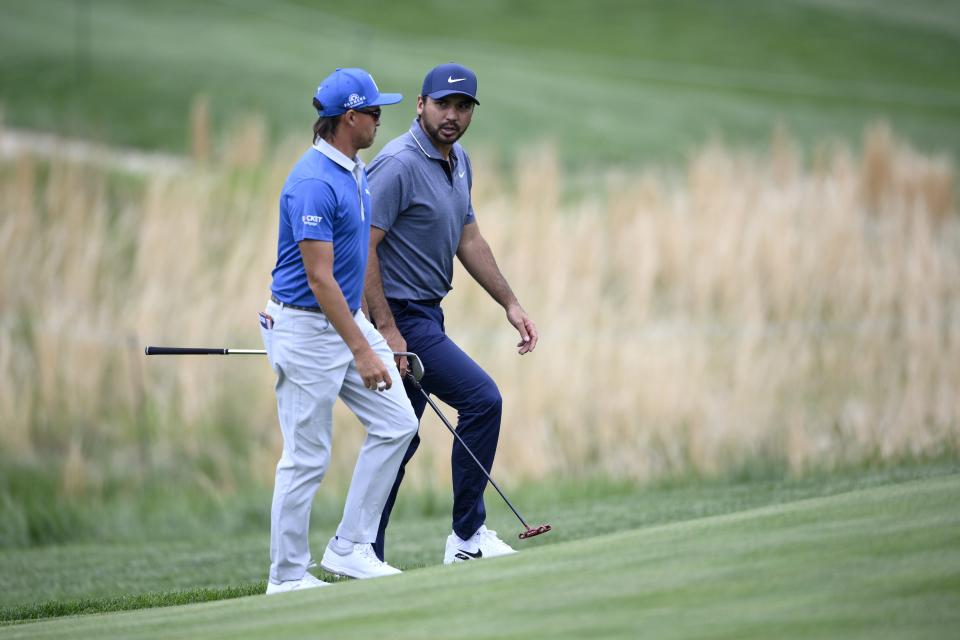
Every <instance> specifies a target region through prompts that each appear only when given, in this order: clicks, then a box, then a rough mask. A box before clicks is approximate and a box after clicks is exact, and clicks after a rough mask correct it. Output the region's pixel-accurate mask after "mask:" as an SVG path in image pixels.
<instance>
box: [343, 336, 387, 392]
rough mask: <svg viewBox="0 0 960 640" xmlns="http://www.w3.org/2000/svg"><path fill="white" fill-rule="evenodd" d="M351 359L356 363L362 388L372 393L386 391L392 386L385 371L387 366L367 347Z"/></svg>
mask: <svg viewBox="0 0 960 640" xmlns="http://www.w3.org/2000/svg"><path fill="white" fill-rule="evenodd" d="M353 359H354V360H355V361H356V363H357V373H359V374H360V377H361V378H362V379H363V386H365V387H366V388H367V389H371V390H373V391H386V390H387V389H389V388H390V387H392V386H393V380H392V379H391V378H390V372H389V371H387V365H385V364H383V360H381V359H380V358H379V356H377V354H376V353H374V351H373V349H371V348H370V347H369V346H368V347H367V348H366V349H364V350H363V351H361V352H360V353H359V354H357V355H355V356H354V357H353Z"/></svg>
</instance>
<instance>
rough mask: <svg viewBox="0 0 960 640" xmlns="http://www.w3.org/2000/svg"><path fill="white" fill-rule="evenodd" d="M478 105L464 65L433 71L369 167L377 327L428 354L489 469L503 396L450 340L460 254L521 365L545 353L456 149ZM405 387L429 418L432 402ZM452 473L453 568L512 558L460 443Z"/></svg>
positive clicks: (370, 269)
mask: <svg viewBox="0 0 960 640" xmlns="http://www.w3.org/2000/svg"><path fill="white" fill-rule="evenodd" d="M477 104H479V101H478V100H477V76H476V75H475V74H474V73H473V71H471V70H470V69H468V68H466V67H464V66H461V65H459V64H454V63H450V64H442V65H440V66H438V67H435V68H434V69H431V70H430V72H429V73H427V75H426V77H425V78H424V81H423V87H422V90H421V92H420V96H419V97H418V98H417V118H416V119H415V120H414V121H413V124H412V125H411V126H410V130H409V131H407V132H406V133H404V134H403V135H401V136H400V137H398V138H396V139H394V140H391V141H390V142H389V143H387V145H386V146H385V147H384V148H383V150H382V151H381V152H380V153H379V154H377V156H376V158H374V159H373V161H372V162H371V163H370V167H369V170H368V171H369V179H370V192H371V195H372V199H373V227H372V228H371V231H370V257H369V261H368V265H367V278H366V290H365V293H364V295H365V297H366V301H367V306H368V309H369V311H370V316H371V320H373V322H374V324H375V325H376V327H377V329H378V330H379V331H380V333H381V334H382V335H383V336H384V338H386V340H387V343H388V344H389V345H390V347H391V348H392V350H393V351H413V352H415V353H417V354H418V355H419V356H420V359H421V360H422V361H423V364H424V368H425V369H426V374H425V376H424V378H423V379H422V380H421V384H422V386H423V389H424V390H425V391H427V392H428V393H430V394H433V395H435V396H437V397H438V398H440V399H441V400H442V401H444V402H445V403H447V404H448V405H450V406H452V407H453V408H455V409H456V410H457V413H458V416H459V422H458V425H457V432H458V433H459V434H460V435H461V437H462V438H463V440H464V441H465V442H466V444H467V446H468V447H469V448H470V450H472V451H473V452H474V453H475V454H476V456H477V458H478V459H479V460H480V461H481V463H482V464H483V466H484V467H485V468H486V469H487V471H490V469H491V467H492V466H493V460H494V456H495V454H496V450H497V441H498V439H499V435H500V414H501V397H500V392H499V391H498V389H497V385H496V384H495V383H494V381H493V380H492V379H491V378H490V376H488V375H487V374H486V372H485V371H484V370H483V369H482V368H480V366H479V365H478V364H477V363H476V362H474V361H473V360H472V359H471V358H470V356H468V355H467V354H466V353H464V352H463V351H462V350H461V349H460V348H459V347H458V346H457V345H456V344H455V343H454V342H453V341H452V340H451V339H450V338H449V337H447V335H446V332H445V328H444V317H443V309H442V308H441V306H440V304H441V302H442V301H443V298H444V296H446V295H447V292H448V291H450V289H451V281H452V279H453V258H454V256H456V257H457V258H459V260H460V262H461V264H463V266H464V267H465V268H466V269H467V271H468V272H469V273H470V275H471V276H473V278H474V279H475V280H476V281H477V282H478V283H479V284H480V286H482V287H483V288H484V289H485V290H486V291H487V293H489V294H490V296H491V297H492V298H493V299H494V300H495V301H496V302H498V303H499V304H500V305H501V306H502V307H503V308H504V309H505V310H506V314H507V320H508V321H509V322H510V324H512V325H513V326H514V327H516V329H517V332H518V333H519V336H520V342H519V344H518V345H517V346H518V347H519V353H520V354H521V355H523V354H525V353H529V352H531V351H533V350H534V348H535V347H536V346H537V328H536V326H535V325H534V323H533V321H532V320H531V319H530V318H529V317H528V316H527V313H526V312H525V311H524V310H523V307H521V306H520V303H519V302H518V301H517V297H516V296H515V295H514V294H513V291H512V290H511V289H510V285H509V284H507V281H506V279H505V278H504V277H503V274H502V273H501V272H500V269H499V268H498V267H497V263H496V260H494V257H493V253H492V252H491V251H490V246H489V245H488V244H487V242H486V240H484V238H483V236H482V235H481V234H480V227H479V226H478V224H477V220H476V215H475V213H474V211H473V204H472V201H471V196H470V190H471V187H472V185H473V169H472V167H471V165H470V158H469V156H468V155H467V153H466V151H464V149H463V147H462V146H461V145H460V143H459V142H457V141H458V140H459V139H460V137H461V136H462V135H463V134H464V133H466V131H467V128H468V127H469V126H470V121H471V119H472V118H473V110H474V106H475V105H477ZM397 364H398V367H399V371H400V373H401V375H403V374H404V372H405V369H406V366H407V363H406V362H405V360H404V359H401V360H398V363H397ZM406 386H407V389H406V390H407V394H408V396H409V398H410V400H411V403H412V405H413V408H414V410H415V411H416V415H417V418H418V419H419V418H420V416H422V415H423V410H424V407H425V406H426V401H425V399H424V398H423V396H422V395H420V394H419V393H417V392H416V391H415V390H414V389H413V388H411V387H410V386H409V385H406ZM419 443H420V439H419V436H414V438H413V440H412V441H411V443H410V447H409V448H408V449H407V452H406V455H405V456H404V458H403V464H402V465H401V467H400V470H399V472H398V473H397V478H396V482H395V483H394V485H393V489H392V491H391V493H390V497H389V498H388V500H387V504H386V506H385V507H384V511H383V516H382V517H381V519H380V529H379V533H378V536H377V542H376V544H375V545H374V550H375V551H376V553H377V556H378V557H379V558H380V559H381V560H382V559H383V558H384V544H385V530H386V527H387V524H388V522H389V520H390V511H391V509H392V508H393V504H394V500H395V499H396V496H397V491H398V489H399V487H400V483H401V481H402V479H403V475H404V466H405V465H406V463H407V462H408V461H409V460H410V458H411V457H412V456H413V454H414V452H416V450H417V446H418V445H419ZM451 464H452V471H453V527H452V529H453V531H452V532H451V534H450V535H449V537H448V538H447V543H446V547H445V549H444V557H443V561H444V564H450V563H453V562H464V561H468V560H473V559H477V558H490V557H494V556H499V555H505V554H508V553H514V550H513V549H512V548H510V546H509V545H507V544H506V543H505V542H503V541H502V540H500V539H499V538H498V537H497V535H496V532H494V531H491V530H489V529H487V527H486V526H485V524H484V523H485V521H486V509H485V507H484V503H483V491H484V489H485V488H486V485H487V479H486V477H485V476H484V475H483V473H482V472H481V470H480V469H479V468H478V467H477V466H476V463H475V462H474V461H473V460H472V459H471V458H470V456H469V454H468V453H467V452H466V451H465V450H464V448H463V446H462V445H460V443H459V442H456V441H455V442H454V444H453V454H452V457H451Z"/></svg>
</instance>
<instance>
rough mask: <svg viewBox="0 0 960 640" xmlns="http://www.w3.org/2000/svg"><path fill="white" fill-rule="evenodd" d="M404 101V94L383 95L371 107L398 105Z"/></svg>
mask: <svg viewBox="0 0 960 640" xmlns="http://www.w3.org/2000/svg"><path fill="white" fill-rule="evenodd" d="M401 100H403V94H400V93H381V94H380V95H379V96H378V97H377V99H376V100H374V101H373V102H371V103H370V104H369V105H367V106H370V107H382V106H384V105H388V104H397V103H398V102H400V101H401Z"/></svg>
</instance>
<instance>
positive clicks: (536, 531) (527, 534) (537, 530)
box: [519, 524, 553, 540]
mask: <svg viewBox="0 0 960 640" xmlns="http://www.w3.org/2000/svg"><path fill="white" fill-rule="evenodd" d="M552 528H553V527H551V526H550V525H548V524H542V525H540V526H539V527H530V528H529V529H527V530H526V531H524V532H523V533H521V534H520V536H519V538H520V539H521V540H526V539H527V538H532V537H533V536H538V535H540V534H541V533H546V532H547V531H550V529H552Z"/></svg>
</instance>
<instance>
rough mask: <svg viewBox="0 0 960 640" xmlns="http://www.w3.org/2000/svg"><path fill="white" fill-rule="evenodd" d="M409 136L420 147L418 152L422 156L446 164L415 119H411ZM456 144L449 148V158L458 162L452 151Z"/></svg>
mask: <svg viewBox="0 0 960 640" xmlns="http://www.w3.org/2000/svg"><path fill="white" fill-rule="evenodd" d="M410 135H411V137H413V141H414V142H416V143H417V146H418V147H420V151H422V152H423V155H425V156H427V157H428V158H433V159H434V160H440V161H442V162H446V160H445V159H444V157H443V154H442V153H440V152H439V151H437V148H436V147H435V146H433V142H431V141H430V137H429V136H427V134H426V133H425V132H424V130H423V127H421V126H420V121H419V120H417V119H416V118H414V119H413V124H412V125H410ZM455 147H456V143H454V145H453V146H451V147H450V157H451V158H453V159H454V161H456V160H458V158H457V154H456V153H455V151H454V149H455Z"/></svg>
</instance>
